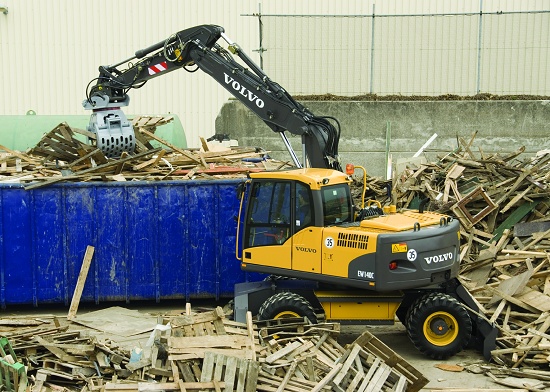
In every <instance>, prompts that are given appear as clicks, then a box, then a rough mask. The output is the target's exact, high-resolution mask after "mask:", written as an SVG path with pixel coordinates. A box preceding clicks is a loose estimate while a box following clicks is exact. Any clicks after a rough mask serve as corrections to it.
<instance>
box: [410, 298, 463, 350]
mask: <svg viewBox="0 0 550 392" xmlns="http://www.w3.org/2000/svg"><path fill="white" fill-rule="evenodd" d="M406 327H407V333H408V334H409V338H410V339H411V341H412V342H413V344H414V345H415V346H416V348H417V349H418V350H420V351H421V352H422V353H424V354H425V355H427V356H429V357H430V358H433V359H445V358H449V357H451V356H453V355H455V354H456V353H458V352H460V351H461V350H462V349H463V348H464V347H466V345H467V344H468V342H469V341H470V338H471V335H472V320H471V319H470V316H469V314H468V312H467V310H466V309H465V308H464V307H463V306H462V305H461V304H460V302H458V301H457V300H456V299H455V298H454V297H451V296H450V295H446V294H442V293H431V294H428V295H426V296H423V297H420V298H419V299H417V300H416V302H415V303H414V304H412V306H411V308H410V309H409V312H408V314H407V323H406Z"/></svg>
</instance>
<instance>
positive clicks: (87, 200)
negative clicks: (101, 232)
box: [65, 187, 100, 302]
mask: <svg viewBox="0 0 550 392" xmlns="http://www.w3.org/2000/svg"><path fill="white" fill-rule="evenodd" d="M94 190H95V187H71V188H68V189H67V190H66V194H65V195H66V198H65V208H66V219H67V227H68V230H67V240H66V244H67V275H68V285H69V287H68V296H69V302H70V301H71V300H72V296H73V294H74V289H75V287H76V283H77V281H78V277H79V274H80V269H81V268H82V262H83V260H84V255H85V253H86V248H87V246H88V245H91V246H93V247H94V253H95V252H97V251H99V250H100V247H99V246H98V245H99V244H98V243H97V241H96V234H97V233H96V229H95V221H94V215H95V208H94V207H95V191H94ZM96 270H97V268H96V256H95V255H94V257H93V258H92V262H91V264H90V269H89V270H88V274H87V276H86V277H85V278H86V283H85V284H84V288H83V291H82V295H81V298H80V300H81V301H93V300H94V299H95V298H96V293H97V292H96V290H95V287H96V284H95V277H96V274H95V273H94V271H96Z"/></svg>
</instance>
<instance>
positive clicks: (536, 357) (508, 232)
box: [369, 134, 550, 377]
mask: <svg viewBox="0 0 550 392" xmlns="http://www.w3.org/2000/svg"><path fill="white" fill-rule="evenodd" d="M474 139H475V134H474V135H473V136H472V138H471V139H470V140H469V141H465V140H464V139H462V138H460V139H459V143H460V145H459V146H458V148H457V149H456V150H455V151H453V152H451V153H448V154H445V155H444V156H440V157H439V160H437V161H436V162H429V163H425V164H421V165H418V166H414V165H411V167H409V168H407V169H406V170H405V171H404V172H402V173H399V174H398V175H397V176H396V178H394V181H393V188H391V187H390V183H389V182H387V181H382V180H380V179H377V178H372V179H370V180H369V193H370V196H371V197H373V198H376V199H378V200H379V201H380V202H381V203H382V204H390V203H395V204H396V205H397V207H398V209H399V208H418V206H419V204H420V202H421V201H422V200H425V199H429V200H430V204H429V205H428V207H427V208H430V209H432V210H436V211H439V212H442V213H448V214H450V215H452V216H454V217H456V218H457V219H459V221H460V223H461V254H460V258H461V270H460V279H461V281H462V282H463V283H464V285H465V286H466V287H467V288H468V289H469V290H470V292H471V293H472V294H473V295H474V297H475V298H476V300H477V301H478V302H479V306H480V309H481V310H482V313H483V316H484V317H486V318H487V319H488V320H490V321H491V322H494V323H495V324H496V325H497V327H498V328H499V330H500V337H499V338H498V342H497V344H498V347H497V349H496V350H495V351H494V352H493V359H494V361H495V362H496V363H498V364H501V365H503V366H505V367H512V368H514V369H515V368H517V367H519V366H527V367H541V368H547V367H548V365H549V364H550V328H549V327H550V317H549V316H550V213H549V211H550V151H548V150H546V151H540V152H539V153H538V154H536V155H535V156H530V157H526V158H522V157H521V155H522V153H523V151H524V149H523V148H520V149H518V150H517V151H515V152H513V153H505V154H497V153H495V154H487V153H484V152H483V151H482V150H481V149H478V150H477V151H475V149H474V147H473V142H474ZM389 187H390V188H391V192H390V188H389ZM545 377H548V374H545Z"/></svg>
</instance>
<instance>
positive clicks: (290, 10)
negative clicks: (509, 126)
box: [0, 0, 550, 146]
mask: <svg viewBox="0 0 550 392" xmlns="http://www.w3.org/2000/svg"><path fill="white" fill-rule="evenodd" d="M260 3H261V4H260ZM0 6H3V7H7V8H8V13H7V14H2V13H0V72H1V76H2V80H1V94H0V115H2V114H24V113H25V112H26V111H27V110H31V109H32V110H34V111H36V112H37V113H38V114H88V113H87V112H86V111H85V110H84V109H83V108H82V106H81V102H82V101H83V99H84V97H85V89H86V85H87V83H88V82H89V81H90V80H91V79H93V78H94V77H96V76H97V74H98V72H97V67H98V66H99V65H107V64H113V63H117V62H119V61H121V60H124V59H126V58H128V57H130V56H131V55H132V54H133V53H134V52H135V51H136V50H138V49H142V48H144V47H147V46H150V45H151V44H154V43H157V42H160V41H162V40H164V39H165V38H167V37H168V36H169V35H170V34H172V33H174V32H176V31H179V30H182V29H185V28H188V27H191V26H195V25H198V24H219V25H221V26H223V27H224V28H225V30H226V33H227V35H228V36H229V37H231V38H232V39H233V40H234V41H236V42H237V43H239V44H240V45H241V47H242V48H243V49H244V50H245V51H246V52H247V53H248V54H249V56H250V57H252V58H253V59H254V60H255V61H257V62H258V63H259V62H260V57H259V53H258V52H257V51H256V50H257V49H258V48H259V45H260V42H259V21H258V17H257V16H252V14H257V13H259V12H261V14H262V15H264V16H263V17H262V23H263V34H264V36H263V43H262V47H263V48H264V49H265V50H266V51H265V52H263V64H264V68H265V69H266V71H267V74H268V75H269V76H270V77H272V79H274V80H276V81H277V82H279V83H280V84H281V85H282V86H283V87H285V88H286V89H287V90H288V91H289V92H290V93H291V94H324V93H332V94H342V95H356V94H364V93H369V92H373V93H376V94H404V95H408V94H415V95H421V94H425V95H439V94H461V95H471V94H474V93H476V92H478V91H479V92H490V93H496V94H539V95H548V94H549V92H550V78H549V77H547V74H548V64H550V58H549V56H550V54H549V45H550V43H549V40H550V38H549V37H550V23H549V14H545V13H535V14H532V13H527V12H529V11H544V10H546V11H550V0H524V1H515V0H463V1H443V0H385V1H374V0H368V1H362V0H342V1H340V0H300V1H280V0H277V1H275V0H263V1H258V0H201V1H197V2H194V1H188V0H185V1H184V0H157V1H144V0H111V1H107V0H94V1H84V0H18V1H16V0H0ZM480 9H482V10H483V12H484V13H486V15H484V16H483V18H482V19H481V34H480V18H479V15H477V14H479V11H480ZM500 11H503V12H504V13H503V14H501V15H495V14H491V13H494V12H500ZM510 11H521V12H526V13H525V14H514V15H509V14H506V13H507V12H510ZM373 12H374V13H375V15H376V16H377V17H376V18H374V19H373V18H371V17H368V15H372V13H373ZM459 13H471V15H452V14H459ZM410 14H416V15H423V16H414V17H412V16H410ZM428 14H438V16H426V15H428ZM440 14H447V16H442V15H440ZM308 15H317V16H316V17H309V16H308ZM342 15H346V17H342ZM361 15H362V16H363V17H361ZM388 15H393V16H391V17H390V16H388ZM373 20H374V26H373V24H372V23H373ZM373 37H374V39H373ZM373 45H374V46H373ZM228 98H229V93H227V92H226V90H225V89H223V88H222V87H221V86H219V85H218V84H217V83H216V82H215V81H214V80H213V79H211V78H210V77H209V76H207V75H206V74H203V73H201V72H200V71H199V72H196V73H193V74H189V73H187V72H183V71H182V72H178V71H176V72H172V73H170V74H167V75H166V76H164V77H160V78H156V79H154V80H151V81H149V82H148V83H147V84H146V85H145V86H144V87H143V88H142V89H140V90H133V91H131V103H130V106H129V107H128V108H126V109H125V112H126V113H127V114H129V115H132V114H162V113H174V114H177V115H178V116H180V118H181V120H182V122H183V126H184V129H185V131H186V134H187V138H188V143H189V145H190V146H198V145H199V136H204V137H209V136H211V135H212V134H213V133H214V122H215V118H216V115H217V114H218V112H219V110H220V108H221V106H222V104H223V103H224V102H225V101H226V100H227V99H228Z"/></svg>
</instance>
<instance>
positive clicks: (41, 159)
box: [0, 117, 287, 189]
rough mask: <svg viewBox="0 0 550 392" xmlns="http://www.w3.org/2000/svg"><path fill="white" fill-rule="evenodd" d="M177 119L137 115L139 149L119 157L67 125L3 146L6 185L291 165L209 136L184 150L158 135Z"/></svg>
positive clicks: (1, 177) (0, 161)
mask: <svg viewBox="0 0 550 392" xmlns="http://www.w3.org/2000/svg"><path fill="white" fill-rule="evenodd" d="M172 120H173V119H172V118H171V117H138V118H135V119H134V120H133V125H134V131H135V135H136V148H135V151H134V152H133V154H128V153H123V154H122V155H121V156H120V157H119V158H116V159H113V158H107V157H106V156H105V155H104V154H103V152H102V151H101V150H99V149H98V148H97V147H95V146H94V142H93V140H94V139H95V134H93V133H91V132H89V131H85V130H81V129H77V128H71V127H70V126H69V125H68V124H66V123H61V124H59V125H58V126H57V127H55V128H54V129H53V130H52V131H50V132H48V133H47V134H45V135H44V136H43V137H42V139H41V140H40V141H39V142H38V144H37V145H36V146H35V147H33V148H31V149H29V150H28V151H26V152H19V151H13V150H10V149H8V148H7V147H4V146H0V183H6V182H21V183H25V184H26V186H25V189H33V188H37V187H41V186H44V185H48V184H52V183H55V182H59V181H129V180H143V181H154V180H179V179H190V178H196V177H199V178H203V179H212V178H218V177H220V176H223V177H227V176H244V175H246V173H248V172H251V171H261V170H273V169H278V168H282V167H285V166H287V163H285V162H277V161H274V160H271V159H268V155H267V152H266V151H263V150H262V149H259V148H255V147H252V148H245V147H232V148H216V146H214V147H212V145H211V144H209V143H207V142H206V141H205V140H204V139H203V140H202V149H200V150H199V149H182V148H179V147H177V146H175V145H173V144H171V143H169V142H167V141H166V140H163V139H162V138H160V137H158V136H157V135H155V130H156V129H157V127H159V126H161V125H164V124H166V123H168V122H170V121H172ZM85 139H88V140H91V141H92V142H91V143H85V142H84V141H82V140H85Z"/></svg>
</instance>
